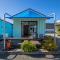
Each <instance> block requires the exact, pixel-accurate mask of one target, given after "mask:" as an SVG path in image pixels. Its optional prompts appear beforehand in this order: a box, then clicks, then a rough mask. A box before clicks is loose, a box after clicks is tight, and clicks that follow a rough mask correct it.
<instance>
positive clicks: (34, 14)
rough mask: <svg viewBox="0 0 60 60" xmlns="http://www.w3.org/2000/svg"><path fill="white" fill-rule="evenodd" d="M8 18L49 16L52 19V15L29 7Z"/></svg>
mask: <svg viewBox="0 0 60 60" xmlns="http://www.w3.org/2000/svg"><path fill="white" fill-rule="evenodd" d="M7 18H47V19H50V18H51V17H49V16H46V15H44V14H42V13H40V12H37V11H35V10H33V9H31V8H28V9H26V10H24V11H22V12H19V13H17V14H15V15H13V16H11V17H7Z"/></svg>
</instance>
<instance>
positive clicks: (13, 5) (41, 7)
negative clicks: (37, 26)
mask: <svg viewBox="0 0 60 60" xmlns="http://www.w3.org/2000/svg"><path fill="white" fill-rule="evenodd" d="M28 8H32V9H34V10H36V11H38V12H41V13H43V14H45V15H50V16H51V15H52V13H55V14H56V20H60V0H0V18H3V16H4V13H8V14H10V15H14V14H17V13H18V12H21V11H23V10H26V9H28ZM47 22H54V20H53V19H51V20H48V21H47Z"/></svg>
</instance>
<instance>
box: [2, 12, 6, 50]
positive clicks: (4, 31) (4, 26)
mask: <svg viewBox="0 0 60 60" xmlns="http://www.w3.org/2000/svg"><path fill="white" fill-rule="evenodd" d="M5 14H6V13H5ZM5 14H4V24H3V25H4V27H3V28H4V30H3V31H4V33H3V39H4V50H5V39H6V38H5Z"/></svg>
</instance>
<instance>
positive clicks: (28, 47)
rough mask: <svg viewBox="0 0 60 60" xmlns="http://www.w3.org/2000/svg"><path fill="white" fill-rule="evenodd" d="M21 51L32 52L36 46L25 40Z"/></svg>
mask: <svg viewBox="0 0 60 60" xmlns="http://www.w3.org/2000/svg"><path fill="white" fill-rule="evenodd" d="M21 49H22V50H23V51H24V52H33V51H36V50H37V48H36V45H35V44H33V43H32V42H31V41H28V40H25V41H24V42H23V43H22V44H21Z"/></svg>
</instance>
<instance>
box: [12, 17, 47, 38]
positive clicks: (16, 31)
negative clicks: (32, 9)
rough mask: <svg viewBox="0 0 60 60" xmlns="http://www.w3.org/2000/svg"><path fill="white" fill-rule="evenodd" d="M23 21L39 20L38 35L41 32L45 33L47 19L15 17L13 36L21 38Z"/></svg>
mask: <svg viewBox="0 0 60 60" xmlns="http://www.w3.org/2000/svg"><path fill="white" fill-rule="evenodd" d="M21 21H37V22H38V24H37V33H38V37H39V35H40V34H43V35H44V34H45V25H46V24H45V20H42V19H40V18H18V19H14V25H13V36H14V37H15V38H21V33H22V31H21V29H22V27H21Z"/></svg>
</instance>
